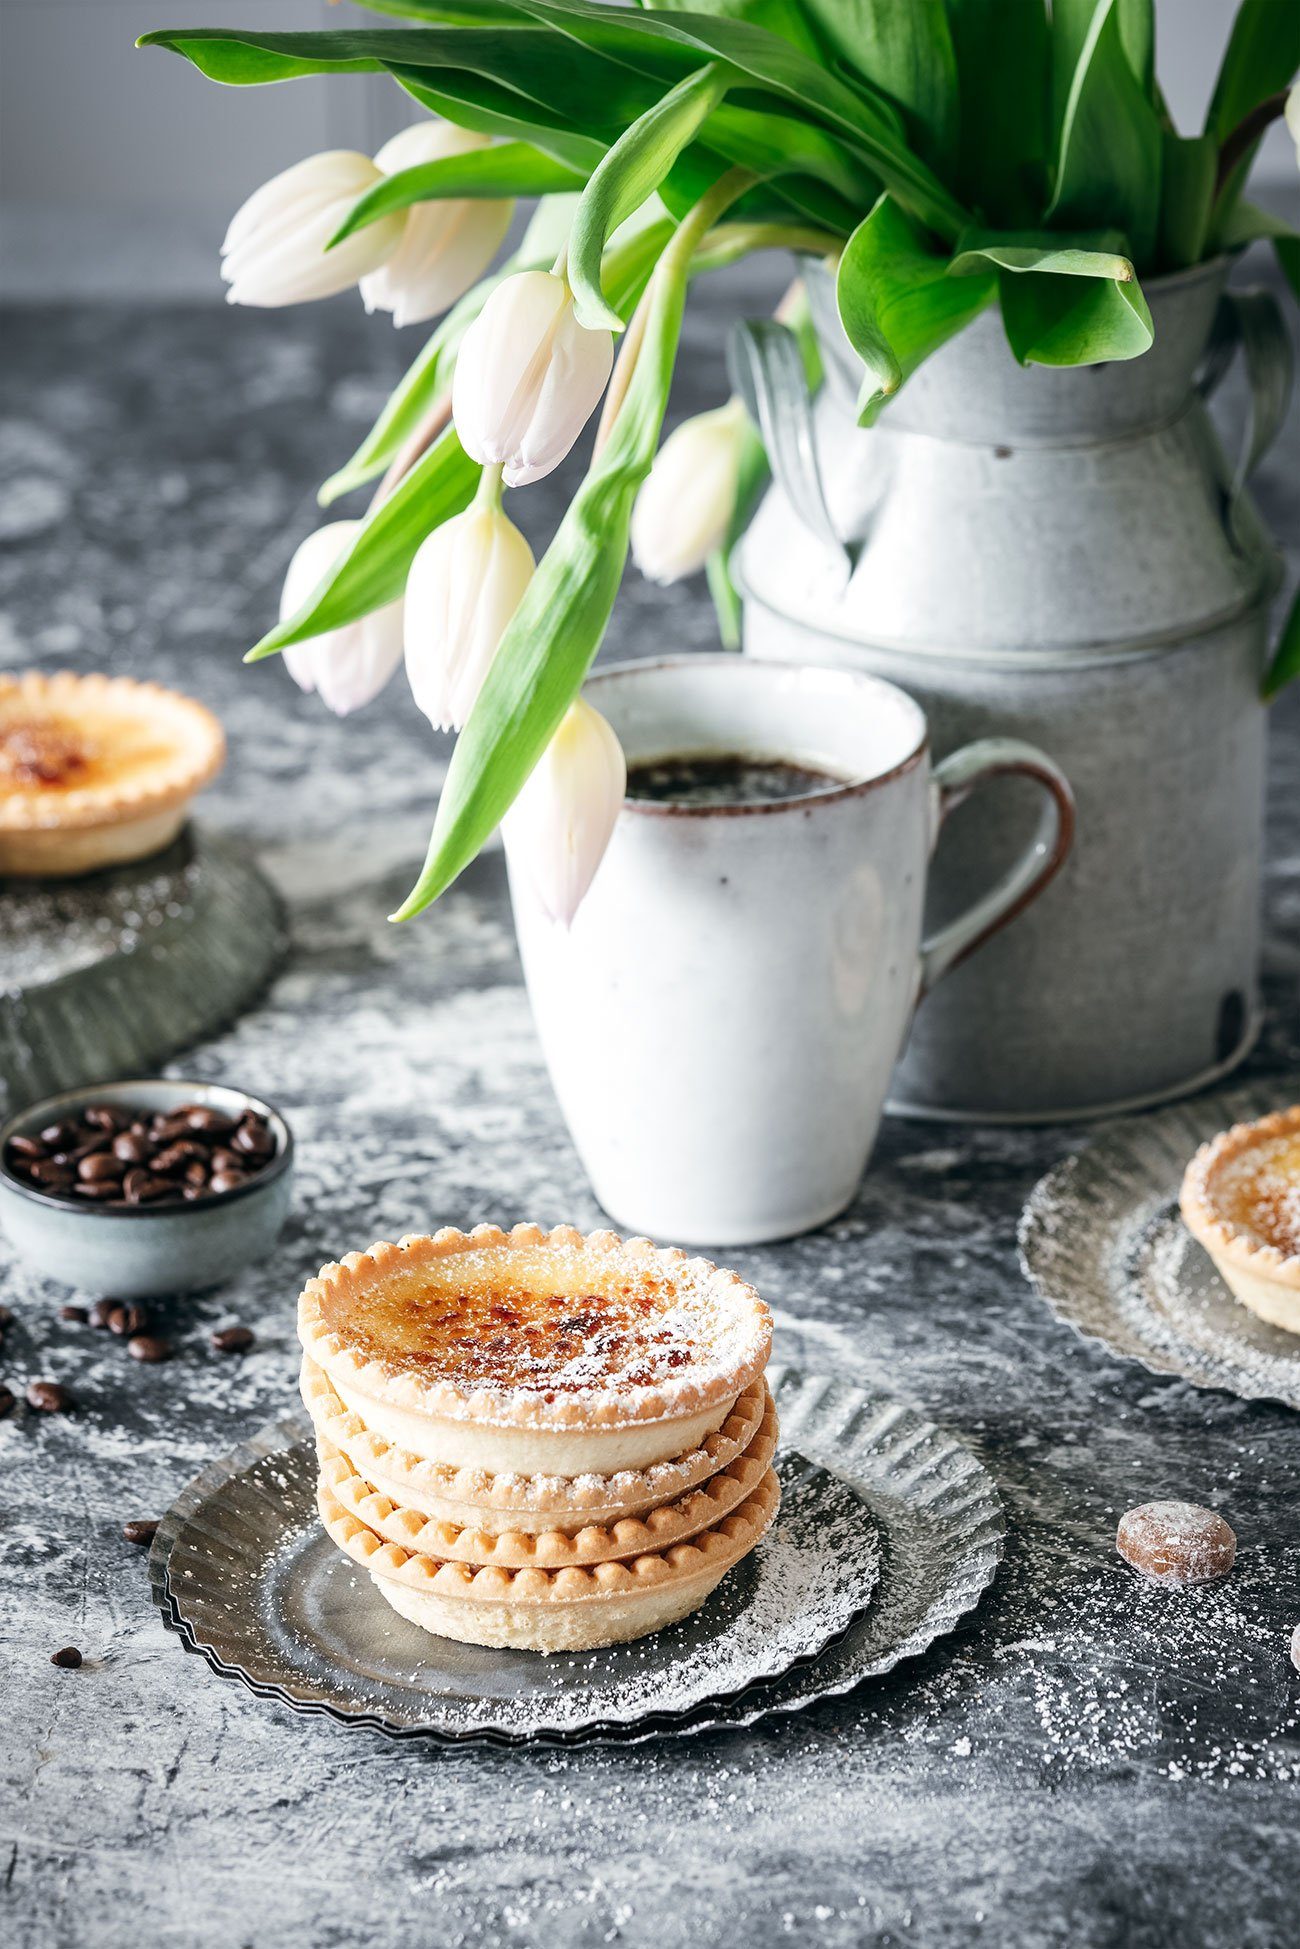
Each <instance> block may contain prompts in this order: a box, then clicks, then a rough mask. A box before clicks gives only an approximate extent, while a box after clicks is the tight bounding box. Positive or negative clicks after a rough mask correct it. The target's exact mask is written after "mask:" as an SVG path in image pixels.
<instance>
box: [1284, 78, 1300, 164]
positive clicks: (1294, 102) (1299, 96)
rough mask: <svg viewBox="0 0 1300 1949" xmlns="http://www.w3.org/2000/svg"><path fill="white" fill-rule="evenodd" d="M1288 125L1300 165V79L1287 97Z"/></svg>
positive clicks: (1297, 161)
mask: <svg viewBox="0 0 1300 1949" xmlns="http://www.w3.org/2000/svg"><path fill="white" fill-rule="evenodd" d="M1286 125H1287V128H1288V129H1289V130H1290V133H1291V140H1292V141H1293V142H1294V143H1295V159H1296V164H1297V166H1298V167H1300V81H1297V83H1296V85H1295V87H1294V88H1293V89H1292V90H1291V92H1290V94H1289V95H1288V96H1287V98H1286Z"/></svg>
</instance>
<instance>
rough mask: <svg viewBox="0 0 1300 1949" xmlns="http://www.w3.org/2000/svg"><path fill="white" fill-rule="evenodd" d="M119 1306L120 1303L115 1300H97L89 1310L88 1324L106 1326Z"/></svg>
mask: <svg viewBox="0 0 1300 1949" xmlns="http://www.w3.org/2000/svg"><path fill="white" fill-rule="evenodd" d="M120 1304H121V1301H120V1300H116V1299H97V1300H96V1301H95V1303H94V1305H93V1306H92V1307H91V1309H90V1324H91V1325H92V1326H100V1327H103V1326H107V1325H108V1323H109V1321H110V1320H111V1319H112V1317H113V1314H114V1313H115V1312H116V1310H117V1308H118V1306H119V1305H120Z"/></svg>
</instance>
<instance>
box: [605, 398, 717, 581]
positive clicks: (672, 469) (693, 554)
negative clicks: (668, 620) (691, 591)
mask: <svg viewBox="0 0 1300 1949" xmlns="http://www.w3.org/2000/svg"><path fill="white" fill-rule="evenodd" d="M744 438H745V409H744V407H743V406H742V405H741V403H740V401H739V400H738V399H732V400H729V401H728V402H727V404H726V405H725V406H719V407H718V408H717V409H716V410H715V411H714V412H712V413H701V414H700V415H699V417H698V418H696V419H693V420H685V421H684V422H683V423H682V425H681V426H679V427H678V428H677V430H676V432H675V433H670V434H669V436H668V438H667V439H666V440H665V441H664V443H663V445H662V447H660V449H659V452H658V453H657V454H656V455H655V461H654V465H653V466H652V467H651V469H650V472H649V474H648V475H647V477H646V479H645V481H644V482H643V483H642V486H641V491H640V493H639V494H638V495H637V497H636V506H635V507H634V508H633V510H632V558H633V560H634V561H635V563H636V565H637V567H638V568H639V569H640V571H641V573H642V575H644V576H646V577H647V578H648V580H649V581H651V582H660V583H667V582H678V581H680V580H681V578H682V577H683V576H684V575H694V574H695V573H696V571H697V570H698V569H702V568H703V567H704V564H705V563H706V562H707V561H708V559H709V556H710V555H712V554H713V552H714V550H715V549H718V548H720V547H721V546H722V544H723V542H724V541H725V540H726V535H727V529H728V526H729V525H730V522H731V516H732V512H733V510H734V508H735V505H736V489H737V486H738V484H739V480H740V457H741V451H742V448H743V445H744Z"/></svg>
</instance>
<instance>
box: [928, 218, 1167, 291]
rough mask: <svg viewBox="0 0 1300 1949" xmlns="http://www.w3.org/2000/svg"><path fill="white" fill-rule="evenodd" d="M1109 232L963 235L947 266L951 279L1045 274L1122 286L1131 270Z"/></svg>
mask: <svg viewBox="0 0 1300 1949" xmlns="http://www.w3.org/2000/svg"><path fill="white" fill-rule="evenodd" d="M1123 246H1124V240H1123V238H1122V237H1121V236H1119V234H1118V233H1117V232H1116V231H1114V230H1096V231H1084V232H1082V233H1075V234H1071V233H1069V232H1063V231H1059V230H1039V231H997V230H974V229H972V230H964V231H963V232H962V234H961V236H960V237H959V238H958V239H957V248H956V251H955V252H954V254H953V257H952V261H951V263H950V264H949V266H948V270H949V274H950V275H951V276H952V277H969V276H971V275H972V273H979V272H987V271H988V270H989V269H990V268H996V269H997V270H1001V271H1051V272H1053V273H1054V274H1055V275H1056V276H1057V277H1104V278H1112V279H1116V280H1117V281H1118V282H1120V283H1121V284H1127V283H1128V282H1129V280H1130V279H1131V278H1132V276H1133V266H1132V263H1131V262H1130V261H1129V259H1128V258H1127V257H1126V256H1125V254H1124V247H1123Z"/></svg>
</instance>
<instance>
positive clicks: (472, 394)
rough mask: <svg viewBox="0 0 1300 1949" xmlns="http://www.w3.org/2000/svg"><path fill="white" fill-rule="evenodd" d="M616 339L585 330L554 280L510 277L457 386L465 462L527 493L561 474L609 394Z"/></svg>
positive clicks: (473, 332)
mask: <svg viewBox="0 0 1300 1949" xmlns="http://www.w3.org/2000/svg"><path fill="white" fill-rule="evenodd" d="M613 363H614V342H613V339H612V337H611V335H610V333H609V332H606V331H599V332H589V331H588V330H587V329H586V328H585V326H582V325H580V324H579V323H578V321H577V319H576V317H575V316H574V311H573V295H572V293H571V292H570V290H569V287H568V285H567V283H566V282H565V280H564V279H563V278H562V277H557V276H556V275H555V273H554V272H553V271H519V272H517V273H516V274H515V276H513V277H508V278H505V279H504V280H503V281H502V282H501V283H500V284H499V285H498V286H497V288H496V290H495V291H493V292H492V293H491V295H490V297H489V298H488V301H487V303H486V304H485V305H484V307H483V309H482V311H481V312H480V313H479V315H478V317H477V318H476V319H475V320H474V323H473V324H472V325H471V326H470V328H469V330H468V331H467V332H466V334H465V337H464V339H463V340H462V342H461V347H460V351H459V353H458V354H457V358H456V375H455V378H454V379H453V381H452V392H451V400H452V413H453V416H454V418H455V421H456V431H457V433H458V434H459V435H460V443H461V445H462V446H463V447H464V449H465V451H466V453H468V454H470V455H471V456H472V457H473V459H475V460H480V461H482V462H484V463H485V464H487V465H497V466H502V467H504V469H505V478H506V485H507V486H509V487H522V486H524V485H525V483H526V482H528V481H534V480H541V478H542V476H543V475H544V474H549V473H550V472H551V469H552V468H553V467H558V466H559V464H560V462H561V461H562V460H563V458H564V456H565V454H566V453H567V452H568V451H569V448H570V447H571V446H572V445H573V443H574V441H575V440H576V439H577V437H578V435H579V434H580V433H581V431H582V429H583V427H584V426H585V425H586V423H587V420H588V419H589V418H590V416H591V413H592V411H593V409H594V407H595V405H596V402H597V400H598V399H599V398H600V395H601V394H602V393H603V392H604V390H605V385H606V382H607V380H608V378H609V375H610V369H611V367H612V366H613Z"/></svg>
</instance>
